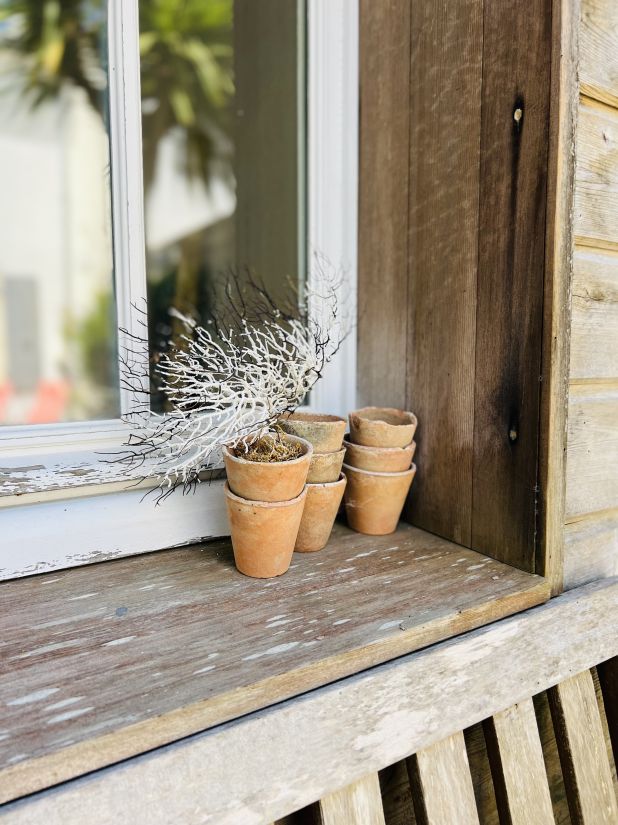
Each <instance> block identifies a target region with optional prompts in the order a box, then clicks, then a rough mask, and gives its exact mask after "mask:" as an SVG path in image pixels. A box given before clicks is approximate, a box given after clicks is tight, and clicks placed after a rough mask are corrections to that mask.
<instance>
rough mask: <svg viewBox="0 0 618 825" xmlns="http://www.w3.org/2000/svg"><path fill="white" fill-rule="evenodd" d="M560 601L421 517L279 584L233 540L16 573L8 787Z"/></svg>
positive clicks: (1, 751)
mask: <svg viewBox="0 0 618 825" xmlns="http://www.w3.org/2000/svg"><path fill="white" fill-rule="evenodd" d="M548 595H549V588H548V586H547V584H546V583H545V582H544V581H543V580H542V579H540V578H539V577H537V576H530V575H529V574H526V573H522V572H521V571H519V570H515V569H513V568H511V567H507V566H505V565H502V564H500V562H496V561H494V560H493V559H488V558H485V557H481V556H479V554H478V553H475V552H474V551H471V550H465V549H463V548H461V547H459V546H458V545H455V544H451V543H450V542H447V541H444V540H443V539H440V538H438V537H436V536H431V535H429V534H427V533H423V532H422V531H420V530H417V529H415V528H413V527H409V526H402V527H401V528H400V531H399V532H397V533H395V534H393V535H390V536H384V537H381V538H376V537H371V536H360V535H359V534H358V533H353V532H352V531H350V530H347V529H345V528H343V527H337V528H336V529H335V532H334V535H333V538H332V539H331V543H330V544H329V546H328V548H327V550H326V551H324V553H321V554H319V555H311V556H310V557H309V556H308V557H306V558H305V556H302V555H300V556H299V557H298V558H297V559H295V560H294V562H293V567H292V569H291V570H290V571H289V572H288V573H287V574H286V576H284V577H282V578H281V579H277V580H270V581H256V580H255V579H248V578H246V577H244V576H241V575H240V574H239V573H237V572H236V570H235V568H234V565H233V560H232V552H231V548H230V544H229V541H222V542H217V543H214V544H212V545H209V546H206V547H204V548H202V549H201V550H200V549H199V548H193V549H182V550H174V551H169V552H164V553H160V554H159V555H158V556H157V563H156V565H153V563H152V559H151V558H147V557H139V558H134V559H127V560H122V561H118V562H112V563H106V564H103V565H98V566H92V567H90V568H87V569H86V568H84V569H76V570H72V571H68V572H65V573H61V574H50V575H46V576H43V577H37V578H36V579H24V580H21V581H15V582H6V583H4V584H2V585H0V626H2V629H3V639H2V653H3V659H2V674H1V675H0V702H2V703H3V706H4V705H5V704H6V706H5V710H4V712H3V719H2V728H3V729H6V732H7V736H6V737H5V738H3V739H2V740H0V796H2V794H5V795H9V796H10V795H18V794H20V793H26V792H30V791H32V790H35V789H36V788H40V787H44V786H45V785H46V784H49V782H50V781H52V780H53V781H60V780H61V779H66V778H69V777H71V776H75V775H77V774H79V773H82V772H85V771H87V770H93V769H95V768H97V767H100V766H102V765H105V764H109V763H110V762H115V761H118V760H119V759H124V758H127V757H128V756H131V755H134V754H136V753H140V752H143V751H145V750H148V749H150V748H153V747H157V746H160V745H163V744H165V743H166V742H170V741H173V740H175V739H178V738H179V737H181V736H187V735H190V734H192V733H195V732H196V731H199V730H203V729H205V728H207V727H209V726H212V725H214V724H218V723H220V722H222V721H224V720H226V719H230V718H234V717H236V716H239V715H240V714H242V713H247V712H249V711H251V710H255V709H256V708H259V707H264V706H266V705H268V704H272V703H273V702H277V701H280V700H281V699H284V698H286V697H289V696H293V695H295V694H298V693H301V692H303V691H306V690H309V689H312V688H315V687H317V686H319V685H323V684H325V683H327V682H329V681H332V680H334V679H339V678H341V677H343V676H347V675H350V674H351V673H355V672H357V671H359V670H362V669H363V668H366V667H371V666H373V665H375V664H377V663H379V662H383V661H387V660H388V659H391V658H393V657H395V656H400V655H402V654H404V653H407V652H409V651H410V650H412V649H418V648H419V647H422V646H425V645H427V644H431V643H432V642H435V641H438V640H439V639H443V638H446V637H448V636H450V635H452V634H456V633H461V632H462V631H465V630H468V629H470V628H471V627H478V626H479V625H480V624H483V623H485V622H488V621H491V620H493V619H496V618H499V617H500V616H504V615H508V614H509V613H512V612H516V611H517V610H522V609H525V608H526V607H529V606H531V605H533V604H538V603H539V602H541V601H543V600H545V599H546V598H547V597H548ZM239 616H242V617H243V620H242V622H241V623H239V620H238V617H239ZM112 672H114V673H117V674H122V689H119V687H118V681H117V680H116V679H110V678H109V674H110V673H112ZM27 697H31V701H27ZM32 697H34V698H32Z"/></svg>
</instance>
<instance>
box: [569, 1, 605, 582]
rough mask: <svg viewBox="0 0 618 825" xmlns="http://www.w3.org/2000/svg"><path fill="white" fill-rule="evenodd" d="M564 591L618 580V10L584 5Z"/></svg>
mask: <svg viewBox="0 0 618 825" xmlns="http://www.w3.org/2000/svg"><path fill="white" fill-rule="evenodd" d="M579 39H580V74H579V76H580V90H579V91H580V103H579V117H578V128H577V138H576V178H575V199H574V216H573V232H574V239H575V250H574V256H573V297H572V325H571V366H570V385H569V410H568V446H567V473H566V513H565V516H566V527H565V570H564V572H565V577H564V580H565V586H566V587H574V586H577V585H579V584H582V583H584V582H587V581H592V580H594V579H595V578H598V577H599V576H606V575H615V574H616V573H618V470H617V467H618V5H617V4H616V3H615V0H583V2H582V11H581V30H580V38H579Z"/></svg>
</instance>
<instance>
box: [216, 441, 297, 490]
mask: <svg viewBox="0 0 618 825" xmlns="http://www.w3.org/2000/svg"><path fill="white" fill-rule="evenodd" d="M285 439H286V440H288V441H291V442H298V443H299V444H301V445H302V447H303V450H304V452H303V455H302V456H300V458H294V459H292V460H291V461H273V462H261V461H247V459H246V458H239V457H238V456H235V455H233V454H232V452H231V451H230V450H229V449H228V447H224V448H223V461H224V462H225V470H226V473H227V480H228V483H229V485H230V490H231V492H232V493H235V494H236V495H237V496H240V497H241V498H246V499H249V500H250V501H291V500H292V499H293V498H296V497H297V496H298V495H300V493H301V492H302V489H303V487H304V486H305V482H306V480H307V473H308V472H309V464H310V463H311V456H312V454H313V447H312V446H311V444H309V443H308V442H307V441H304V440H303V439H302V438H297V437H296V436H294V435H286V436H285Z"/></svg>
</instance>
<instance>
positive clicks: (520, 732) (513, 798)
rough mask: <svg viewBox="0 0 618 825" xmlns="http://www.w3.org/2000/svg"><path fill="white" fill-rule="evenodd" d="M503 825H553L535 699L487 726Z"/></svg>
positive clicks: (496, 717) (504, 712) (511, 708)
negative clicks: (532, 823)
mask: <svg viewBox="0 0 618 825" xmlns="http://www.w3.org/2000/svg"><path fill="white" fill-rule="evenodd" d="M484 729H485V737H486V740H487V750H488V754H489V759H490V763H491V772H492V776H493V779H494V787H495V789H496V796H497V800H498V809H499V811H500V821H501V822H502V823H503V825H529V823H530V822H534V823H535V825H554V814H553V811H552V804H551V797H550V795H549V784H548V782H547V774H546V773H545V763H544V761H543V750H542V748H541V740H540V737H539V731H538V728H537V723H536V716H535V713H534V704H533V702H532V699H524V701H523V702H519V703H518V704H517V705H513V706H512V707H510V708H507V710H504V711H502V712H501V713H496V714H494V716H492V717H490V718H489V719H488V720H486V722H485V724H484Z"/></svg>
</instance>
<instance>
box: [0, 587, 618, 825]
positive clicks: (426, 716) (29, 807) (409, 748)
mask: <svg viewBox="0 0 618 825" xmlns="http://www.w3.org/2000/svg"><path fill="white" fill-rule="evenodd" d="M617 626H618V581H616V580H605V581H601V582H596V583H594V584H591V585H588V586H586V587H583V588H580V589H577V590H572V591H570V592H569V593H566V594H565V595H562V596H560V597H558V598H556V599H553V600H552V601H551V602H549V603H547V604H545V605H542V606H540V607H536V608H533V609H531V610H528V611H526V612H524V613H520V614H518V615H516V616H513V617H510V618H507V619H504V620H501V621H498V622H495V623H494V624H492V625H489V626H486V627H484V628H481V629H478V630H474V631H472V632H469V633H466V634H464V635H462V636H459V637H457V638H454V639H451V640H449V641H445V642H442V643H440V644H436V645H433V646H432V647H429V648H427V649H425V650H421V651H419V652H416V653H413V654H410V655H407V656H403V657H401V658H399V659H396V660H394V661H392V662H389V663H387V664H384V665H380V666H379V667H375V668H372V669H370V670H368V671H365V672H364V673H361V674H358V675H357V676H353V677H349V678H346V679H343V680H341V681H339V682H336V683H334V684H331V685H328V686H326V687H323V688H320V689H318V690H314V691H311V692H309V693H307V694H305V695H303V696H300V697H297V698H295V699H291V700H288V701H285V702H281V703H280V704H278V705H275V706H273V707H270V708H267V709H265V710H262V711H258V712H255V713H252V714H249V715H248V716H245V717H243V718H241V719H238V720H235V721H233V722H229V723H227V724H224V725H220V726H219V727H216V728H214V729H212V730H209V731H206V732H204V733H201V734H198V735H195V736H191V737H188V738H186V739H184V740H182V741H179V742H176V743H174V744H172V745H169V746H167V747H164V748H158V749H156V750H154V751H152V752H150V753H147V754H144V755H142V756H138V757H135V758H132V759H129V760H126V761H125V762H122V763H119V764H117V765H114V766H111V767H109V768H105V769H103V770H99V771H95V772H94V773H91V774H90V775H88V776H85V777H82V778H80V779H75V780H72V781H69V782H66V783H64V784H62V785H59V786H57V787H55V788H51V789H49V790H46V791H43V792H40V793H38V794H33V795H32V796H30V797H27V798H24V799H22V800H19V801H16V802H14V803H11V804H9V805H7V806H5V808H4V809H2V810H1V811H0V822H3V821H5V820H6V821H8V822H10V823H11V825H13V823H15V825H26V823H28V825H29V824H30V823H32V822H45V825H56V823H58V825H60V823H62V825H71V823H83V822H88V823H89V824H90V823H93V825H96V824H97V823H108V822H113V821H117V820H118V819H122V821H126V822H131V823H134V824H135V825H139V823H148V825H160V824H161V823H182V825H194V823H218V824H220V825H262V823H273V822H276V821H277V820H278V819H280V818H281V817H284V816H286V815H288V814H290V813H292V812H294V811H297V810H299V809H301V808H303V807H304V806H307V805H310V804H311V803H315V802H316V801H317V809H318V811H319V815H320V817H321V820H322V824H323V825H378V824H379V825H383V823H385V821H386V820H385V815H384V812H383V803H382V798H381V794H380V785H379V781H378V771H380V770H381V769H383V768H384V767H386V766H389V765H393V764H394V763H396V762H400V761H401V760H405V762H406V765H407V769H408V773H409V776H410V781H411V787H412V798H413V801H414V809H415V818H416V822H417V825H422V824H423V823H429V824H430V825H449V823H452V825H467V823H476V822H479V821H480V820H479V814H478V811H477V804H476V801H475V797H474V793H473V789H472V780H471V775H470V770H469V765H468V759H467V753H466V746H465V742H464V736H463V733H462V731H463V730H464V729H466V728H469V727H470V726H471V725H475V724H476V723H478V722H482V723H483V725H484V731H485V736H486V740H487V746H488V747H487V750H488V755H489V758H490V764H491V770H492V776H493V783H494V787H495V792H496V799H497V803H498V806H499V811H500V818H501V821H502V822H509V823H513V825H519V823H526V825H544V823H551V822H553V821H554V816H553V813H552V804H551V799H550V792H549V786H548V780H547V774H546V770H545V764H544V759H543V753H542V751H541V744H540V740H539V732H538V729H537V723H536V717H535V714H534V710H533V705H532V697H533V696H535V695H536V694H539V693H540V692H542V691H545V690H547V691H548V693H549V699H550V705H551V712H552V718H553V722H554V729H555V733H556V739H557V743H558V747H559V753H560V760H561V764H562V773H563V777H564V783H565V788H566V792H567V796H568V802H569V808H570V812H571V820H572V822H573V823H585V825H616V823H617V822H618V807H617V805H616V796H615V791H614V788H613V785H612V760H613V757H612V755H611V753H610V752H609V751H608V748H607V747H606V740H605V738H604V735H603V726H602V722H603V724H605V723H606V724H607V727H608V729H609V733H610V736H611V740H612V742H613V747H614V753H615V752H616V746H617V744H618V707H617V703H616V696H617V694H618V659H617V658H616V657H617V656H618V634H617V633H616V628H617ZM595 667H596V668H597V670H598V674H599V681H600V684H601V689H602V697H603V705H604V709H603V708H601V707H600V705H599V701H598V699H597V694H596V693H595V687H594V684H593V679H592V675H591V669H592V668H595Z"/></svg>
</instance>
